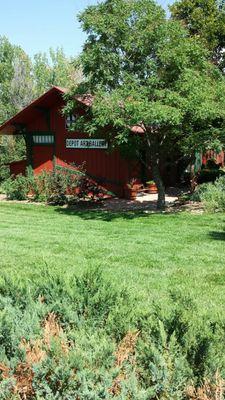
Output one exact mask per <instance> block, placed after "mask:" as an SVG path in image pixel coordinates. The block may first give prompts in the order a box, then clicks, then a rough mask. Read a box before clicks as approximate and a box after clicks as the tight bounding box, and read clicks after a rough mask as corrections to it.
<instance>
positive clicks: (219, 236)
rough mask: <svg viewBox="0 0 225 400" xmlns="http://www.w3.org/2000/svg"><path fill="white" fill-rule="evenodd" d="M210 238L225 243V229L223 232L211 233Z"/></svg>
mask: <svg viewBox="0 0 225 400" xmlns="http://www.w3.org/2000/svg"><path fill="white" fill-rule="evenodd" d="M209 236H210V237H211V239H214V240H222V241H225V229H224V231H223V232H217V231H212V232H209Z"/></svg>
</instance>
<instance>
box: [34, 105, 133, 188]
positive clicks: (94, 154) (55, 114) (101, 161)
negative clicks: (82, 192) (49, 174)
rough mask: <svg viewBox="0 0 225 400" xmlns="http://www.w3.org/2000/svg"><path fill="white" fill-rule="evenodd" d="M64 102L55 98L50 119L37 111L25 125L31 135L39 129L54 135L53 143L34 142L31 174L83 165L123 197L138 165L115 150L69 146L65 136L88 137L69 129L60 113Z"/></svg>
mask: <svg viewBox="0 0 225 400" xmlns="http://www.w3.org/2000/svg"><path fill="white" fill-rule="evenodd" d="M62 106H63V101H60V100H59V101H58V103H57V104H55V105H54V106H53V107H52V108H51V110H50V115H49V119H48V118H46V115H44V113H43V112H41V111H40V116H39V117H38V118H36V119H35V120H33V121H32V122H30V123H29V124H28V125H27V131H28V132H29V134H30V135H32V132H33V133H38V132H40V133H41V132H46V134H47V132H49V134H51V133H53V134H54V135H55V144H54V145H33V146H32V157H31V158H32V166H33V169H34V173H40V172H41V171H42V170H43V169H45V170H52V169H53V159H54V162H55V165H56V166H57V165H60V166H64V167H69V166H70V164H72V163H73V164H75V165H77V166H79V165H82V164H84V169H85V170H86V172H87V174H88V175H89V176H90V177H92V178H93V179H94V180H96V182H98V183H99V184H101V185H102V186H103V187H105V188H106V189H108V190H110V191H112V192H114V193H116V194H117V195H119V196H123V189H124V185H125V183H127V182H129V181H130V179H131V178H133V177H139V171H140V167H139V165H138V164H136V165H134V164H132V163H131V162H129V161H127V160H124V159H123V158H122V157H121V155H120V153H119V151H118V150H114V151H110V150H104V149H69V148H66V139H69V138H71V139H85V138H87V137H88V136H87V135H85V134H82V133H80V132H68V131H67V130H66V126H65V117H63V116H62Z"/></svg>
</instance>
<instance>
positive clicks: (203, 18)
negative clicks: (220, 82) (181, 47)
mask: <svg viewBox="0 0 225 400" xmlns="http://www.w3.org/2000/svg"><path fill="white" fill-rule="evenodd" d="M170 10H171V13H172V17H173V18H174V19H178V20H181V21H182V23H184V24H185V26H186V27H187V28H188V30H189V31H190V34H191V35H193V36H199V37H200V38H201V39H202V41H203V43H204V45H206V46H207V47H208V48H209V50H210V52H211V57H212V59H213V61H214V62H217V63H218V65H219V66H220V68H221V70H223V68H224V55H223V48H224V45H225V8H224V2H223V1H218V0H200V1H199V0H178V1H175V3H174V4H172V6H171V7H170Z"/></svg>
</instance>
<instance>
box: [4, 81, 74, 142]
mask: <svg viewBox="0 0 225 400" xmlns="http://www.w3.org/2000/svg"><path fill="white" fill-rule="evenodd" d="M67 92H68V89H65V88H61V87H59V86H53V87H52V88H51V89H49V90H48V91H47V92H45V93H44V94H43V95H41V96H40V97H38V98H37V99H35V100H33V101H32V102H31V103H30V104H28V106H26V107H25V108H23V109H22V110H21V111H20V112H18V113H17V114H16V115H14V116H13V117H12V118H10V119H8V120H7V121H6V122H4V124H2V125H1V126H0V135H7V134H8V135H12V134H13V133H14V132H15V129H16V128H15V126H14V125H13V124H16V123H21V122H20V121H22V119H23V117H25V116H26V114H27V112H29V111H30V110H31V109H32V108H33V107H36V106H38V105H39V106H41V105H42V104H43V105H44V103H45V102H46V101H47V99H48V98H50V97H51V96H53V95H54V94H60V95H64V94H66V93H67Z"/></svg>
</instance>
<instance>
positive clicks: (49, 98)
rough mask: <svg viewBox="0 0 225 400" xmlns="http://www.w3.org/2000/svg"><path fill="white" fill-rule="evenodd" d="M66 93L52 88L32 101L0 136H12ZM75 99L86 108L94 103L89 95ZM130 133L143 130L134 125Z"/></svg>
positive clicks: (4, 125) (6, 124)
mask: <svg viewBox="0 0 225 400" xmlns="http://www.w3.org/2000/svg"><path fill="white" fill-rule="evenodd" d="M66 93H68V89H66V88H61V87H59V86H53V87H52V88H51V89H49V90H48V91H47V92H45V93H44V94H43V95H42V96H40V97H38V99H36V100H34V101H32V102H31V103H30V104H29V105H28V106H27V107H25V108H23V110H21V111H20V112H18V113H17V114H16V115H14V117H12V118H10V119H9V120H8V121H6V122H4V124H3V125H1V126H0V135H13V134H14V133H15V132H16V130H17V129H18V127H19V126H21V127H22V126H23V125H25V124H27V123H29V122H30V121H32V120H33V119H34V118H36V117H38V116H40V110H41V109H45V108H46V109H48V108H50V107H51V106H52V105H54V104H55V102H56V101H57V100H58V99H59V97H60V98H62V97H63V95H64V94H66ZM75 99H76V100H77V101H78V102H79V103H81V104H83V105H85V106H87V107H91V106H92V104H93V101H94V96H92V95H91V94H85V95H76V96H75ZM131 132H133V133H135V134H142V133H144V129H143V127H142V126H141V125H136V126H133V127H131Z"/></svg>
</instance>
